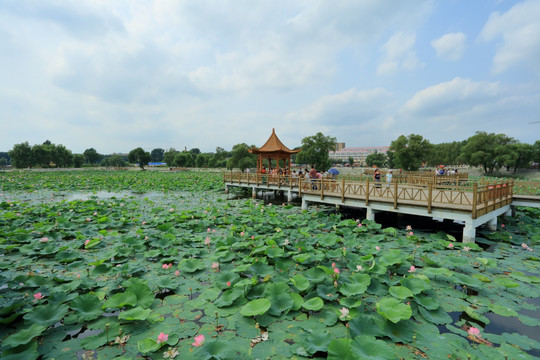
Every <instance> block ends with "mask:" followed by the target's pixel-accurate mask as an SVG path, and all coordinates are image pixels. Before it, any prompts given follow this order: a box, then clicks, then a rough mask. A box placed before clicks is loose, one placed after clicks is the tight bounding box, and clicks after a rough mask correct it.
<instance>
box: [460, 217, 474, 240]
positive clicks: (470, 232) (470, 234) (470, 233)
mask: <svg viewBox="0 0 540 360" xmlns="http://www.w3.org/2000/svg"><path fill="white" fill-rule="evenodd" d="M475 238H476V228H475V227H474V226H473V224H472V222H468V221H466V222H465V227H464V228H463V242H464V243H473V242H474V239H475Z"/></svg>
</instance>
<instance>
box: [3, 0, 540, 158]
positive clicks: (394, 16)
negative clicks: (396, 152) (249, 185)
mask: <svg viewBox="0 0 540 360" xmlns="http://www.w3.org/2000/svg"><path fill="white" fill-rule="evenodd" d="M0 54H2V55H0V78H1V79H2V81H0V144H1V145H0V151H7V150H10V149H11V148H13V145H15V144H18V143H21V142H24V141H28V142H29V143H30V144H31V145H33V144H39V143H42V142H44V141H45V140H47V139H48V140H50V141H52V142H53V143H56V144H63V145H65V146H66V147H67V148H68V149H70V150H72V151H73V152H75V153H82V152H83V151H84V150H85V149H87V148H90V147H93V148H95V149H96V150H97V151H98V152H100V153H104V154H108V153H113V152H128V151H130V150H132V149H134V148H136V147H139V146H141V147H143V148H144V149H145V150H148V151H151V150H152V149H154V148H158V147H160V148H164V149H168V148H171V147H173V148H176V149H184V148H185V147H187V148H188V149H190V148H194V147H197V148H199V149H201V150H202V151H215V148H216V147H217V146H220V147H223V148H225V149H226V150H230V149H231V148H232V146H233V145H235V144H238V143H241V142H245V143H247V144H250V145H251V144H253V145H256V146H261V145H262V144H263V143H264V142H265V141H266V139H267V138H268V136H269V135H270V134H271V132H272V128H275V129H276V133H277V135H278V136H279V137H280V139H281V140H282V141H283V142H284V143H285V144H286V145H287V146H289V147H291V148H292V147H295V146H298V145H300V144H301V141H302V138H303V137H306V136H311V135H314V134H315V133H317V132H322V133H324V134H325V135H330V136H334V137H336V138H337V140H338V141H340V142H345V143H346V145H347V146H384V145H390V143H391V141H392V140H395V139H396V138H397V137H398V136H399V135H402V134H403V135H408V134H411V133H415V134H420V135H422V136H423V137H424V138H427V139H428V140H429V141H430V142H432V143H441V142H450V141H456V140H458V141H459V140H464V139H467V138H468V137H470V136H472V135H474V133H475V132H476V131H487V132H494V133H505V134H507V135H509V136H511V137H514V138H516V139H517V140H519V141H522V142H527V143H534V142H535V141H536V140H539V139H540V136H539V134H540V123H532V124H531V122H535V121H540V116H539V114H540V81H539V80H540V0H526V1H506V0H500V1H489V0H485V1H466V0H444V1H442V0H441V1H435V0H408V1H395V0H377V1H375V0H372V1H360V0H355V1H347V0H343V1H338V2H336V1H316V0H306V1H280V0H268V1H256V2H254V1H248V0H245V1H241V0H239V1H207V0H197V1H191V0H190V1H173V0H159V1H158V0H156V1H144V0H138V1H110V0H76V1H58V0H3V1H1V2H0Z"/></svg>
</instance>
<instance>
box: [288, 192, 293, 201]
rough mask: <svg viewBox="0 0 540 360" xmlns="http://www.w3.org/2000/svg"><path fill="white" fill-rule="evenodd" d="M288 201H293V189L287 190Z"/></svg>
mask: <svg viewBox="0 0 540 360" xmlns="http://www.w3.org/2000/svg"><path fill="white" fill-rule="evenodd" d="M287 201H288V202H291V201H292V191H291V190H288V191H287Z"/></svg>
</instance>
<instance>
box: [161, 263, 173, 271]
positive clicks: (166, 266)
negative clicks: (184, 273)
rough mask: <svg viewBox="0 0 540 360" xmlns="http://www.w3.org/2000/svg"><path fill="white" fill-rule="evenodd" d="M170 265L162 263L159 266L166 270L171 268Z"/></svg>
mask: <svg viewBox="0 0 540 360" xmlns="http://www.w3.org/2000/svg"><path fill="white" fill-rule="evenodd" d="M171 267H172V263H170V264H163V265H162V266H161V268H162V269H164V270H168V269H169V268H171Z"/></svg>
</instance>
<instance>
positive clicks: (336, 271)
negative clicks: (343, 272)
mask: <svg viewBox="0 0 540 360" xmlns="http://www.w3.org/2000/svg"><path fill="white" fill-rule="evenodd" d="M334 274H336V275H337V274H339V269H338V268H337V267H335V268H334Z"/></svg>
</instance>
